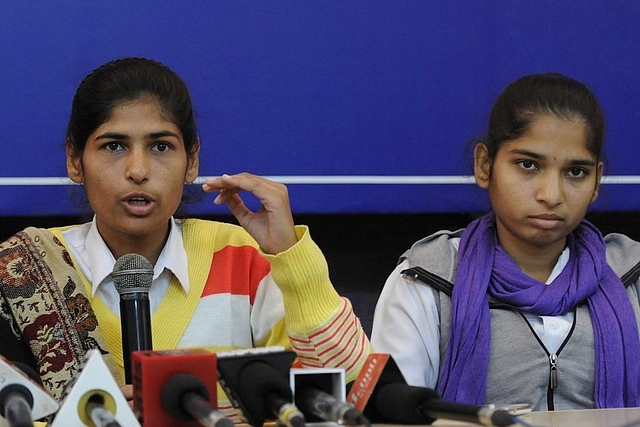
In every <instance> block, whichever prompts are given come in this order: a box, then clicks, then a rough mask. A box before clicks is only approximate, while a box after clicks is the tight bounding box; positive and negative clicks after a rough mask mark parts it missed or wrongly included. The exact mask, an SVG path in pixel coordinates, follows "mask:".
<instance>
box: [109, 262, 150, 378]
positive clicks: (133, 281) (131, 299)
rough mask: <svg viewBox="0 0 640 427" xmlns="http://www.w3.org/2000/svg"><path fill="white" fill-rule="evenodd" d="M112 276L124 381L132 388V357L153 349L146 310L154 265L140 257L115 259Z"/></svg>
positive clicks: (148, 311) (147, 309)
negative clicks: (116, 294) (119, 322)
mask: <svg viewBox="0 0 640 427" xmlns="http://www.w3.org/2000/svg"><path fill="white" fill-rule="evenodd" d="M111 276H112V278H113V284H114V285H115V287H116V290H117V291H118V293H119V294H120V321H121V325H122V358H123V361H124V377H125V382H126V383H127V384H131V353H132V352H134V351H141V350H151V349H152V348H153V343H152V339H151V309H150V308H149V288H151V282H152V281H153V265H151V263H150V262H149V260H147V259H146V258H145V257H143V256H142V255H138V254H126V255H123V256H121V257H120V258H118V260H117V261H116V263H115V265H114V266H113V272H112V273H111Z"/></svg>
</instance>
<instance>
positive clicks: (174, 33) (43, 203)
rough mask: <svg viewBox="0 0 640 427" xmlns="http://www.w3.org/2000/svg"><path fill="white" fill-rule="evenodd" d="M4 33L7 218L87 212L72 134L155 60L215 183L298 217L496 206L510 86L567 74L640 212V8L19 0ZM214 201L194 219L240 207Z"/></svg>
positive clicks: (612, 200)
mask: <svg viewBox="0 0 640 427" xmlns="http://www.w3.org/2000/svg"><path fill="white" fill-rule="evenodd" d="M2 9H3V11H2V15H3V19H2V21H3V24H2V26H0V46H2V47H1V49H0V51H1V52H2V65H1V66H0V84H1V89H0V120H1V122H0V129H1V133H0V138H1V140H0V142H1V143H2V145H1V146H2V155H1V156H0V200H1V201H2V202H0V215H63V214H75V213H76V211H75V210H74V209H75V208H74V203H73V201H72V199H73V198H70V197H69V196H70V194H69V193H70V192H72V191H74V190H76V189H75V188H73V186H70V185H68V184H66V181H65V180H64V179H63V178H64V177H65V176H66V172H65V162H64V149H63V146H64V134H65V128H66V122H67V119H68V115H69V110H70V103H71V98H72V96H73V93H74V91H75V88H76V86H77V85H78V83H79V82H80V81H81V80H82V78H83V77H84V76H85V75H86V74H87V73H88V72H89V71H91V70H92V69H93V68H95V67H97V66H98V65H100V64H101V63H103V62H105V61H107V60H110V59H114V58H117V57H121V56H129V55H135V56H148V57H152V58H154V59H158V60H160V61H162V62H164V63H166V64H167V65H168V66H170V67H171V68H173V69H174V70H176V71H177V72H178V73H179V74H180V75H181V76H182V77H183V78H184V80H185V81H186V82H187V84H188V85H189V87H190V89H191V91H192V94H193V98H194V103H195V106H196V109H197V112H198V116H197V119H198V123H199V133H200V136H201V140H202V142H203V148H202V156H203V157H202V161H201V164H202V167H201V175H202V176H209V175H219V174H222V173H236V172H240V171H250V172H253V173H257V174H261V175H266V176H269V177H272V178H273V179H277V180H280V181H283V182H285V183H288V186H289V189H290V193H291V202H292V207H293V210H294V212H296V213H329V212H341V213H349V212H448V211H450V212H452V211H476V210H481V209H484V208H486V206H487V204H486V200H485V199H484V195H483V194H482V192H480V191H478V190H476V189H475V186H474V185H473V184H471V183H470V181H469V180H468V178H467V175H468V172H469V167H468V162H467V161H465V147H466V146H467V143H468V141H470V140H471V139H472V138H473V137H476V136H480V135H481V134H482V132H483V131H484V123H485V121H486V118H487V115H488V111H489V108H490V107H491V104H492V102H493V100H494V99H495V97H496V96H497V94H498V93H499V92H500V90H501V89H502V88H503V87H504V86H505V85H506V84H507V83H509V82H510V81H512V80H514V79H515V78H517V77H519V76H521V75H523V74H529V73H534V72H543V71H558V72H562V73H565V74H568V75H570V76H572V77H575V78H577V79H580V80H582V81H584V82H586V83H587V84H589V85H590V86H591V87H592V88H593V90H594V91H595V92H596V94H597V95H598V96H599V98H600V100H601V102H602V104H603V107H604V109H605V112H606V114H607V117H608V134H607V139H608V153H609V158H610V168H609V170H608V176H607V180H608V181H607V183H606V184H605V186H604V194H603V195H602V197H601V198H600V200H599V201H598V202H597V204H596V206H594V208H595V209H598V210H637V209H640V197H636V196H635V194H637V191H638V185H640V176H639V175H638V164H640V150H638V149H637V148H636V147H637V138H638V137H639V136H640V105H639V103H638V99H640V93H639V92H640V72H639V71H638V66H639V65H640V59H639V56H638V52H637V46H638V44H639V43H638V42H639V41H640V40H639V37H640V25H638V23H640V3H639V2H637V1H636V0H627V1H624V0H620V1H613V2H601V1H562V0H560V1H558V0H555V1H536V2H531V1H521V0H505V1H463V0H460V1H455V0H454V1H450V0H447V1H444V0H443V1H424V0H423V1H399V0H398V1H394V0H366V1H364V0H349V1H333V0H323V1H307V0H296V1H285V0H278V1H269V0H261V1H255V0H253V1H244V0H225V1H215V0H202V1H198V0H190V1H182V0H175V1H171V0H153V1H151V0H143V1H142V0H139V1H131V0H110V1H91V2H89V1H78V0H66V1H64V0H59V1H55V2H47V1H7V2H4V3H3V8H2ZM211 199H212V197H208V198H206V199H205V200H204V201H202V202H201V203H199V204H196V205H194V206H192V208H191V210H192V211H194V212H195V213H203V214H217V213H227V211H226V209H225V208H224V207H216V206H214V205H213V204H212V203H211Z"/></svg>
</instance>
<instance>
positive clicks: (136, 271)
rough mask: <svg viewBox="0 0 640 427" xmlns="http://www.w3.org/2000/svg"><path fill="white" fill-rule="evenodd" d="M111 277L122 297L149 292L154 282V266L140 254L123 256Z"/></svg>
mask: <svg viewBox="0 0 640 427" xmlns="http://www.w3.org/2000/svg"><path fill="white" fill-rule="evenodd" d="M111 276H112V278H113V284H114V285H115V287H116V290H117V291H118V293H119V294H120V295H123V294H130V293H135V292H149V288H150V287H151V282H152V281H153V265H151V263H150V262H149V260H148V259H146V258H145V257H143V256H142V255H139V254H126V255H122V256H121V257H120V258H118V260H117V261H116V264H115V265H114V266H113V272H112V273H111Z"/></svg>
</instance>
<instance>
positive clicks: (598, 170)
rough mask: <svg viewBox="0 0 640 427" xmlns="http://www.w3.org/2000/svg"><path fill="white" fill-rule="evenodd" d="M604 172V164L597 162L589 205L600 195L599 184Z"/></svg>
mask: <svg viewBox="0 0 640 427" xmlns="http://www.w3.org/2000/svg"><path fill="white" fill-rule="evenodd" d="M603 172H604V163H602V162H598V166H597V167H596V186H595V188H594V189H593V195H592V196H591V203H593V202H595V201H596V199H597V198H598V194H600V182H601V181H602V174H603Z"/></svg>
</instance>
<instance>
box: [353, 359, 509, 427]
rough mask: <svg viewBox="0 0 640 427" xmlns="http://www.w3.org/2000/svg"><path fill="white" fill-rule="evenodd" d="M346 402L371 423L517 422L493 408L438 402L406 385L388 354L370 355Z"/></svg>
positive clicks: (435, 396) (432, 393)
mask: <svg viewBox="0 0 640 427" xmlns="http://www.w3.org/2000/svg"><path fill="white" fill-rule="evenodd" d="M347 402H350V403H352V404H353V405H354V406H355V407H356V408H357V409H359V410H361V411H363V413H364V414H365V415H366V416H367V417H368V418H369V419H370V420H371V421H372V422H374V423H392V424H431V423H433V422H434V421H435V420H436V419H440V418H442V419H449V420H455V421H464V422H471V423H476V424H480V425H484V426H498V427H502V426H510V425H512V424H516V423H517V422H518V419H517V417H516V416H514V415H513V414H511V413H509V412H508V411H506V410H503V409H496V408H495V407H494V406H493V405H468V404H464V403H455V402H449V401H445V400H442V399H440V396H439V395H438V393H437V392H436V391H435V390H433V389H430V388H426V387H414V386H410V385H407V383H406V381H405V379H404V377H403V375H402V373H401V372H400V369H399V368H398V365H396V363H395V361H394V360H393V358H392V357H391V356H390V355H388V354H375V353H374V354H371V355H369V357H368V358H367V360H366V361H365V364H364V367H363V368H362V370H361V371H360V374H359V375H358V378H357V379H356V380H355V381H354V382H353V384H352V386H351V389H350V391H349V395H348V396H347Z"/></svg>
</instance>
